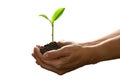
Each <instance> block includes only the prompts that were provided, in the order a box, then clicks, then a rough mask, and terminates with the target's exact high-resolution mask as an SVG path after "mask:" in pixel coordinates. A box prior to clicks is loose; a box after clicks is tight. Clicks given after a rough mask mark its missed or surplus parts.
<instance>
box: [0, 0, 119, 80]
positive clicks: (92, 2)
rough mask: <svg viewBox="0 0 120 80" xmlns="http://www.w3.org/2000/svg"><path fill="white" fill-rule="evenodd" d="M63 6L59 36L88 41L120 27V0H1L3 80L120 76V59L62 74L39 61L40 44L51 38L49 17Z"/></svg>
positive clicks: (0, 70) (0, 68)
mask: <svg viewBox="0 0 120 80" xmlns="http://www.w3.org/2000/svg"><path fill="white" fill-rule="evenodd" d="M59 7H65V8H66V9H65V12H64V14H63V15H62V16H61V17H60V19H59V20H57V21H56V22H55V40H56V41H59V40H66V41H76V42H86V41H91V40H95V39H98V38H100V37H103V36H105V35H107V34H109V33H112V32H113V31H115V30H117V29H119V28H120V1H119V0H0V80H120V76H119V74H120V60H119V59H118V60H112V61H105V62H101V63H98V64H96V65H88V66H85V67H82V68H79V69H77V70H74V71H72V72H69V73H67V74H65V75H62V76H59V75H57V74H55V73H53V72H50V71H47V70H45V69H42V68H41V67H39V66H38V65H36V63H35V60H34V58H33V57H32V56H31V53H32V51H33V48H34V46H35V45H36V44H39V45H44V44H46V43H49V42H50V41H51V25H50V23H49V22H48V21H47V20H45V19H43V18H41V17H39V16H38V15H39V14H40V13H45V14H46V15H48V16H49V17H51V16H52V14H53V13H54V11H55V10H56V9H57V8H59Z"/></svg>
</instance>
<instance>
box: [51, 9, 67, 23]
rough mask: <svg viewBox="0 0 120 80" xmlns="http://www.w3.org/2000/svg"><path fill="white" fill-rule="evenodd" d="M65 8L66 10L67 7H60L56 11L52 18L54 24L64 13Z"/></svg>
mask: <svg viewBox="0 0 120 80" xmlns="http://www.w3.org/2000/svg"><path fill="white" fill-rule="evenodd" d="M64 10H65V8H59V9H57V10H56V11H55V13H54V14H53V16H52V19H51V22H52V24H53V23H54V21H55V20H57V19H58V18H59V17H60V16H61V15H62V13H63V12H64Z"/></svg>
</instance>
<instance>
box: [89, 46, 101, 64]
mask: <svg viewBox="0 0 120 80" xmlns="http://www.w3.org/2000/svg"><path fill="white" fill-rule="evenodd" d="M87 48H88V49H87V50H88V53H89V60H88V64H96V63H98V62H100V61H102V60H103V55H102V54H101V52H100V48H99V46H97V45H94V46H87Z"/></svg>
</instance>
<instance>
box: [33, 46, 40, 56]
mask: <svg viewBox="0 0 120 80" xmlns="http://www.w3.org/2000/svg"><path fill="white" fill-rule="evenodd" d="M34 53H35V54H36V55H37V56H38V57H39V58H42V54H41V53H40V49H39V48H38V47H35V48H34Z"/></svg>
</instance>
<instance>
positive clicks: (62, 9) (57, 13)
mask: <svg viewBox="0 0 120 80" xmlns="http://www.w3.org/2000/svg"><path fill="white" fill-rule="evenodd" d="M64 10H65V8H59V9H57V10H56V11H55V13H54V14H53V16H52V18H51V19H49V18H48V17H47V16H46V15H45V14H40V15H39V16H42V17H44V18H45V19H47V20H48V21H49V22H50V23H51V26H52V42H54V22H55V21H56V20H57V19H58V18H59V17H60V16H61V15H62V14H63V12H64Z"/></svg>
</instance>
